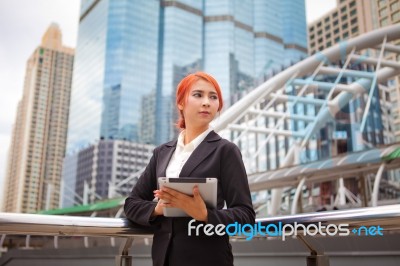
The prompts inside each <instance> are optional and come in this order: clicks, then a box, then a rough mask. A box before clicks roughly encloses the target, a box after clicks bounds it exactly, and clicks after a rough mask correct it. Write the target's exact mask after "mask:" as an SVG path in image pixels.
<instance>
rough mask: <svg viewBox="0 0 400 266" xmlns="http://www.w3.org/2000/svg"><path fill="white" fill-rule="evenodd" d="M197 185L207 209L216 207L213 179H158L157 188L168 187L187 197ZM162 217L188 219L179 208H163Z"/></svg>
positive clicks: (215, 188)
mask: <svg viewBox="0 0 400 266" xmlns="http://www.w3.org/2000/svg"><path fill="white" fill-rule="evenodd" d="M195 185H197V186H198V187H199V192H200V195H201V197H202V198H203V200H204V202H205V203H206V206H207V207H210V208H216V207H217V185H218V180H217V179H216V178H213V177H205V178H193V177H179V178H172V177H159V178H158V187H159V189H161V188H162V187H164V186H165V187H169V188H172V189H175V190H177V191H180V192H182V193H185V194H187V195H193V187H194V186H195ZM164 216H166V217H188V216H189V215H187V214H186V212H184V211H183V210H182V209H179V208H172V207H169V208H164Z"/></svg>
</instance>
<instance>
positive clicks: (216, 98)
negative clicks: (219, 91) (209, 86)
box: [210, 95, 218, 100]
mask: <svg viewBox="0 0 400 266" xmlns="http://www.w3.org/2000/svg"><path fill="white" fill-rule="evenodd" d="M210 98H211V99H213V100H218V97H217V96H215V95H213V96H211V97H210Z"/></svg>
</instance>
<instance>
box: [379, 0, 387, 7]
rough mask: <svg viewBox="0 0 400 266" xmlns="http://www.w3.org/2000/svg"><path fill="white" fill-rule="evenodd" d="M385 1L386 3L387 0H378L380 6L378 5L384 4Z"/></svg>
mask: <svg viewBox="0 0 400 266" xmlns="http://www.w3.org/2000/svg"><path fill="white" fill-rule="evenodd" d="M386 3H387V0H380V1H379V6H380V7H382V6H385V5H386Z"/></svg>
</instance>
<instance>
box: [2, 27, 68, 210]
mask: <svg viewBox="0 0 400 266" xmlns="http://www.w3.org/2000/svg"><path fill="white" fill-rule="evenodd" d="M73 61H74V50H73V49H71V48H67V47H65V46H63V45H62V34H61V30H60V28H59V27H58V25H57V24H51V25H50V27H49V28H48V30H47V31H46V33H45V34H44V36H43V38H42V43H41V44H40V46H39V47H37V48H36V49H35V51H34V52H33V54H32V56H31V57H30V58H29V60H28V62H27V67H26V75H25V83H24V92H23V96H22V99H21V101H20V102H19V103H18V109H17V117H16V120H15V124H14V128H13V133H12V140H11V146H10V149H9V154H8V164H7V172H6V185H5V190H4V201H3V202H4V203H3V209H4V211H6V212H25V213H31V212H36V211H38V210H41V209H50V208H56V207H58V205H59V200H60V196H59V191H60V178H61V173H62V162H63V157H64V154H65V144H66V135H67V124H68V110H69V101H70V90H71V81H72V70H73Z"/></svg>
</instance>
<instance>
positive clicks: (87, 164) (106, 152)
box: [61, 140, 155, 207]
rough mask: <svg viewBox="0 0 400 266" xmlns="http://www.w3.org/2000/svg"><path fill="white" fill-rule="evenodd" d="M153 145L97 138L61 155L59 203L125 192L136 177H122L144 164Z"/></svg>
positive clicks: (69, 202)
mask: <svg viewBox="0 0 400 266" xmlns="http://www.w3.org/2000/svg"><path fill="white" fill-rule="evenodd" d="M154 148H155V147H154V146H153V145H148V144H138V143H133V142H130V141H126V140H100V141H98V142H97V143H95V144H93V145H90V146H89V147H87V148H85V149H82V150H81V151H79V152H78V153H77V154H74V155H71V156H67V157H66V158H65V159H64V169H63V173H64V176H63V189H62V194H63V203H62V206H61V207H70V206H73V205H76V204H88V203H94V202H95V201H96V200H99V199H106V198H114V197H117V196H126V195H128V193H129V192H130V191H131V189H132V185H133V184H134V183H135V182H136V180H137V177H136V179H134V180H131V181H130V182H125V181H127V179H129V177H130V176H131V175H132V174H133V173H136V172H138V171H140V170H141V169H143V168H144V167H145V166H146V165H147V163H148V161H149V160H150V157H151V156H152V154H153V149H154ZM123 181H124V182H123ZM110 187H111V189H110Z"/></svg>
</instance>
